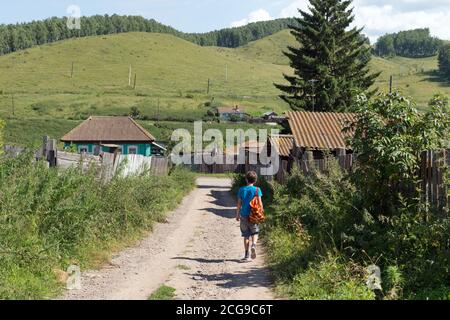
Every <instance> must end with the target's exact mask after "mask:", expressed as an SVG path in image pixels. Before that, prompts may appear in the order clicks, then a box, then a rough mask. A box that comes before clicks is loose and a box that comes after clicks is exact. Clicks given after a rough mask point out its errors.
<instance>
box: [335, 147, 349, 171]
mask: <svg viewBox="0 0 450 320" xmlns="http://www.w3.org/2000/svg"><path fill="white" fill-rule="evenodd" d="M336 155H337V158H338V163H339V166H340V167H341V168H342V169H344V170H345V169H347V168H346V167H345V163H346V161H345V160H346V158H347V157H346V156H347V150H345V149H343V148H338V149H336Z"/></svg>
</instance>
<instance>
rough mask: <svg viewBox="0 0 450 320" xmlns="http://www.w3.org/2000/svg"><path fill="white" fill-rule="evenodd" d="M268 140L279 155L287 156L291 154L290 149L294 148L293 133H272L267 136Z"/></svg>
mask: <svg viewBox="0 0 450 320" xmlns="http://www.w3.org/2000/svg"><path fill="white" fill-rule="evenodd" d="M269 141H270V144H271V145H272V146H274V147H275V148H276V150H277V152H278V154H279V155H280V156H282V157H289V156H290V155H291V150H292V148H294V136H293V135H281V134H280V135H273V136H270V137H269Z"/></svg>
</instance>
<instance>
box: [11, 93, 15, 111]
mask: <svg viewBox="0 0 450 320" xmlns="http://www.w3.org/2000/svg"><path fill="white" fill-rule="evenodd" d="M11 106H12V115H13V117H14V115H15V102H14V93H13V94H12V96H11Z"/></svg>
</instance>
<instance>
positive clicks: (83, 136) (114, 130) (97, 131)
mask: <svg viewBox="0 0 450 320" xmlns="http://www.w3.org/2000/svg"><path fill="white" fill-rule="evenodd" d="M61 141H62V142H64V147H65V148H67V149H68V148H70V147H71V146H73V145H74V146H75V147H76V149H77V151H78V152H79V153H83V152H86V153H88V154H94V155H99V154H100V153H102V152H109V153H121V154H123V155H129V154H139V155H143V156H147V157H149V156H151V155H152V154H153V152H152V151H153V150H155V151H156V150H160V149H161V148H163V147H162V146H160V145H158V146H155V145H154V143H155V138H154V137H153V136H152V135H151V134H150V133H149V132H148V131H147V130H145V129H144V128H143V127H142V126H140V125H139V124H138V123H136V121H134V120H133V119H132V118H130V117H90V118H89V119H87V120H86V121H84V122H82V123H81V124H80V125H79V126H77V127H76V128H74V129H73V130H72V131H70V132H69V133H67V134H66V135H65V136H64V137H62V138H61Z"/></svg>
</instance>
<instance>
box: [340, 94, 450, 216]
mask: <svg viewBox="0 0 450 320" xmlns="http://www.w3.org/2000/svg"><path fill="white" fill-rule="evenodd" d="M354 111H355V113H356V119H355V121H354V123H353V124H351V125H350V126H349V128H347V130H350V129H351V130H353V131H354V135H353V136H352V138H351V139H350V140H349V144H350V145H351V146H352V149H353V151H354V152H355V153H356V154H357V155H358V167H357V170H356V172H355V174H354V175H353V181H355V183H356V184H357V188H358V190H359V192H361V194H362V197H363V199H364V201H365V202H366V205H367V207H368V209H370V210H373V211H376V212H378V213H379V214H381V213H383V214H386V215H389V211H391V210H393V211H396V207H397V206H399V205H401V202H402V201H407V202H408V203H409V204H411V205H417V201H416V200H417V198H418V193H417V192H416V190H419V188H420V183H419V181H420V177H419V176H418V174H419V169H420V165H421V154H422V152H423V151H426V150H439V149H441V148H443V147H444V146H445V144H444V143H445V142H446V140H447V138H448V128H449V124H450V117H449V112H448V110H447V108H446V106H445V102H440V101H439V99H435V100H434V101H433V102H432V104H431V110H430V111H429V112H427V113H426V114H420V113H419V111H418V110H417V109H416V108H415V105H414V103H413V102H412V101H411V100H409V99H407V98H405V97H403V96H402V95H401V94H400V93H398V92H395V93H393V94H388V95H380V96H379V97H378V98H377V99H375V100H374V101H368V100H367V99H366V98H365V97H364V96H361V97H360V99H359V101H358V105H357V106H356V107H355V110H354Z"/></svg>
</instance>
